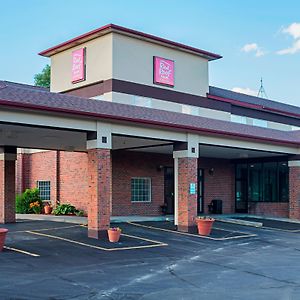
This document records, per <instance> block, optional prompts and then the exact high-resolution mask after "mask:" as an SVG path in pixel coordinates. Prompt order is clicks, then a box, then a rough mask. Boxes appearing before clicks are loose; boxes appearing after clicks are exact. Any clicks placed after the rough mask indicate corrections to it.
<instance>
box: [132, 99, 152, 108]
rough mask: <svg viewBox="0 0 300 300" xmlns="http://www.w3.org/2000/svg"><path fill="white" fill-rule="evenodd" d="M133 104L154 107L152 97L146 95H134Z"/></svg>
mask: <svg viewBox="0 0 300 300" xmlns="http://www.w3.org/2000/svg"><path fill="white" fill-rule="evenodd" d="M133 105H136V106H143V107H150V108H151V107H152V99H151V98H146V97H139V96H134V98H133Z"/></svg>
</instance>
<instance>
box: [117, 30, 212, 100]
mask: <svg viewBox="0 0 300 300" xmlns="http://www.w3.org/2000/svg"><path fill="white" fill-rule="evenodd" d="M153 56H160V57H163V58H167V59H171V60H174V61H175V86H174V88H172V87H164V86H161V85H155V84H153ZM113 77H114V78H115V79H120V80H126V81H131V82H136V83H140V84H145V85H150V86H156V87H163V88H166V89H169V90H174V91H179V92H184V93H189V94H194V95H201V96H206V93H207V92H208V61H207V60H206V59H204V58H201V57H199V56H197V55H194V54H190V53H187V52H183V51H180V50H176V49H171V48H168V47H164V46H161V45H157V44H154V43H150V42H147V41H143V40H139V39H135V38H132V37H129V36H124V35H121V34H118V33H113Z"/></svg>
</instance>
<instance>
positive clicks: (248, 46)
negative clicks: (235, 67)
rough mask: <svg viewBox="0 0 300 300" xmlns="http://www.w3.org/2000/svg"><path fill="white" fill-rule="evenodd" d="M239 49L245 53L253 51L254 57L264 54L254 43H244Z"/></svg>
mask: <svg viewBox="0 0 300 300" xmlns="http://www.w3.org/2000/svg"><path fill="white" fill-rule="evenodd" d="M241 51H242V52H245V53H249V52H254V53H255V56H256V57H261V56H263V55H265V54H266V53H265V52H264V51H263V50H262V49H261V47H259V46H258V45H257V44H256V43H250V44H246V45H244V46H243V47H242V49H241Z"/></svg>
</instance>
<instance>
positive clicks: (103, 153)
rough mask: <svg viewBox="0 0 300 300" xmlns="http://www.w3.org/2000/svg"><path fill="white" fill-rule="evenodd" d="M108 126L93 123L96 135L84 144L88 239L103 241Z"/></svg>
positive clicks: (108, 201)
mask: <svg viewBox="0 0 300 300" xmlns="http://www.w3.org/2000/svg"><path fill="white" fill-rule="evenodd" d="M111 148H112V137H111V126H110V124H106V123H102V122H97V131H96V132H95V133H93V134H91V136H90V137H89V135H88V140H87V149H88V185H89V190H88V236H89V237H90V238H95V239H100V238H107V229H108V228H109V227H110V216H111V211H112V160H111Z"/></svg>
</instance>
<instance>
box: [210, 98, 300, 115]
mask: <svg viewBox="0 0 300 300" xmlns="http://www.w3.org/2000/svg"><path fill="white" fill-rule="evenodd" d="M207 98H209V99H213V100H219V101H223V102H227V103H231V104H233V105H237V106H243V107H247V108H252V109H259V110H265V111H269V112H272V113H277V114H281V115H287V116H291V117H297V118H299V117H300V114H297V113H292V112H288V111H284V110H281V109H276V108H272V107H267V106H264V105H258V104H251V103H246V102H243V101H238V100H234V99H229V98H223V97H220V96H215V95H212V94H209V93H208V94H207Z"/></svg>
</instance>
